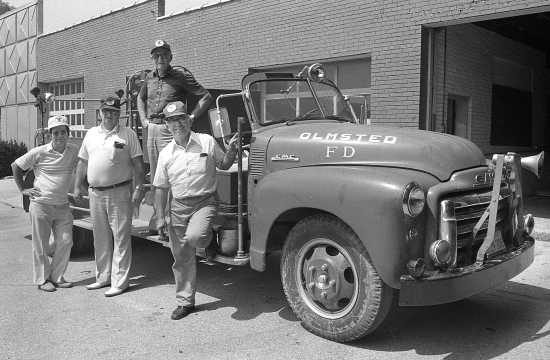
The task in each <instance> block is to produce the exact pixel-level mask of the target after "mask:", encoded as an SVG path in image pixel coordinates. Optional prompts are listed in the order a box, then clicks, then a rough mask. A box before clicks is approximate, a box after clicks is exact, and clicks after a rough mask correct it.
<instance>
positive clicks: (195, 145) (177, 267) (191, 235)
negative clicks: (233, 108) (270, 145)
mask: <svg viewBox="0 0 550 360" xmlns="http://www.w3.org/2000/svg"><path fill="white" fill-rule="evenodd" d="M185 110H186V109H185V104H184V103H182V102H181V101H176V102H172V103H169V104H168V105H166V107H165V108H164V114H165V117H166V125H167V128H168V129H169V131H170V132H171V133H172V135H173V136H174V139H173V140H172V141H171V142H170V143H169V144H168V145H167V146H166V147H165V148H164V149H163V150H162V151H161V153H160V155H159V159H158V168H157V170H158V171H157V172H156V174H155V179H154V181H153V185H154V186H155V204H156V206H157V211H158V218H157V229H159V230H161V229H163V228H165V227H166V226H167V221H166V220H165V209H166V202H167V199H168V189H170V191H171V192H172V196H173V199H172V201H171V205H170V210H169V216H170V225H169V234H170V248H171V250H172V255H173V256H174V264H173V265H172V270H173V272H174V279H175V282H176V302H177V304H178V307H177V308H176V309H175V310H174V312H173V313H172V316H171V317H172V319H173V320H179V319H181V318H183V317H185V316H187V315H188V314H189V313H190V312H192V311H193V310H194V308H195V283H196V275H197V265H196V259H195V251H196V248H197V247H200V248H205V247H207V246H208V244H209V242H210V241H212V239H211V238H212V236H211V233H212V230H211V226H212V221H213V220H214V218H215V216H216V214H217V199H216V167H217V168H219V169H222V170H225V169H228V168H229V167H230V166H231V164H233V161H234V160H235V155H236V154H237V146H238V137H237V134H235V135H234V136H233V137H232V138H231V140H230V141H229V145H228V150H227V152H226V153H224V151H223V150H222V149H221V148H220V146H219V145H218V143H217V142H216V141H215V140H214V138H213V137H212V136H210V135H208V134H200V133H195V132H193V131H191V120H190V119H189V116H188V115H187V112H186V111H185Z"/></svg>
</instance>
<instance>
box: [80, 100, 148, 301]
mask: <svg viewBox="0 0 550 360" xmlns="http://www.w3.org/2000/svg"><path fill="white" fill-rule="evenodd" d="M99 110H100V114H101V124H100V125H99V126H95V127H93V128H91V129H90V130H88V132H87V133H86V136H85V137H84V140H83V141H82V146H81V147H80V152H79V153H78V157H79V158H80V160H79V161H78V166H77V169H76V180H75V189H74V194H75V197H77V198H78V197H80V195H81V194H82V193H83V192H84V191H85V189H84V188H83V187H84V179H85V178H86V177H87V179H88V184H89V189H88V195H89V197H90V215H91V217H92V223H93V234H94V251H95V254H94V255H95V262H96V281H95V282H94V283H92V284H89V285H87V286H86V288H87V289H88V290H95V289H100V288H103V287H106V286H110V289H109V290H107V291H106V292H105V296H107V297H109V296H116V295H119V294H122V293H123V292H124V291H125V290H126V289H127V288H128V280H129V274H130V265H131V263H132V243H131V226H132V209H134V212H136V213H137V211H139V205H140V203H141V200H143V195H144V192H143V163H142V152H141V148H140V146H139V141H138V138H137V135H136V133H135V132H134V131H133V130H132V129H130V128H128V127H125V126H121V125H119V122H118V121H119V118H120V99H118V98H115V97H112V96H110V97H107V98H106V99H104V100H102V101H101V106H100V109H99ZM132 177H133V184H132Z"/></svg>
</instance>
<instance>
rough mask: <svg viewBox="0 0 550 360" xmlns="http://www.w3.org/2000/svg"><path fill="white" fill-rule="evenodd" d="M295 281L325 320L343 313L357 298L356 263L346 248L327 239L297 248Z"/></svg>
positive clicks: (351, 306)
mask: <svg viewBox="0 0 550 360" xmlns="http://www.w3.org/2000/svg"><path fill="white" fill-rule="evenodd" d="M296 283H297V284H298V289H299V292H300V296H301V297H302V299H303V300H304V301H305V303H306V304H307V306H308V307H309V308H310V309H311V310H312V311H313V312H315V313H316V314H317V315H319V316H322V317H324V318H327V319H337V318H341V317H342V316H345V315H346V314H348V313H349V312H350V311H351V309H352V308H353V306H354V305H355V302H356V300H357V293H358V289H359V284H358V278H357V269H356V267H355V264H354V262H353V261H352V260H351V256H350V254H349V253H348V251H347V250H346V249H344V248H343V247H342V246H340V245H338V244H337V243H336V242H334V241H332V240H330V239H324V238H316V239H312V240H310V241H308V242H307V243H306V244H305V245H304V246H303V247H302V248H301V249H300V251H299V252H298V256H297V266H296Z"/></svg>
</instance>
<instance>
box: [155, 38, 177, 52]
mask: <svg viewBox="0 0 550 360" xmlns="http://www.w3.org/2000/svg"><path fill="white" fill-rule="evenodd" d="M156 49H166V50H168V51H170V52H172V49H170V45H168V43H167V42H166V41H164V40H157V41H155V47H153V49H152V50H151V54H152V53H153V51H155V50H156Z"/></svg>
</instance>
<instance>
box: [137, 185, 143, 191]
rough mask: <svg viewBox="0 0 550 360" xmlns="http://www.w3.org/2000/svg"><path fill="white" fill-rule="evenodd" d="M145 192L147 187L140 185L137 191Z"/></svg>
mask: <svg viewBox="0 0 550 360" xmlns="http://www.w3.org/2000/svg"><path fill="white" fill-rule="evenodd" d="M143 190H145V186H143V184H139V185H138V186H136V191H143Z"/></svg>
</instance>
